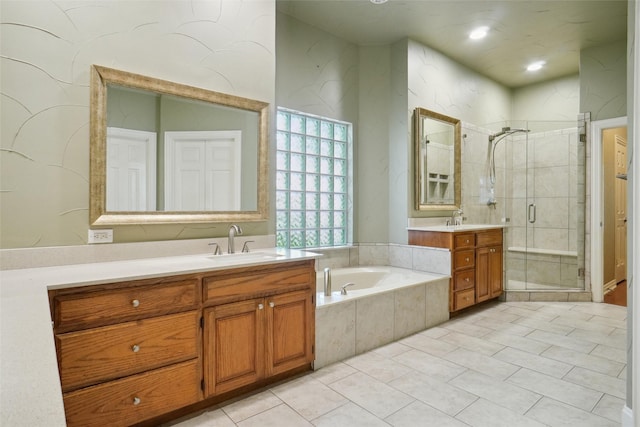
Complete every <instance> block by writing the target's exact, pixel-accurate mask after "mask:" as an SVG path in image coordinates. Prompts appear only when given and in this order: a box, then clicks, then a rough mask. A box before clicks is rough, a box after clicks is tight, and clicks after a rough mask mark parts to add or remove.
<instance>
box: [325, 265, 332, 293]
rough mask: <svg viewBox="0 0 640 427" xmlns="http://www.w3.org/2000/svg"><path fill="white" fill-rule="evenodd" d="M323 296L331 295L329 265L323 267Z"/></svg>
mask: <svg viewBox="0 0 640 427" xmlns="http://www.w3.org/2000/svg"><path fill="white" fill-rule="evenodd" d="M324 296H326V297H330V296H331V269H330V268H329V267H327V268H325V269H324Z"/></svg>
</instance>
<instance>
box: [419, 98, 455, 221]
mask: <svg viewBox="0 0 640 427" xmlns="http://www.w3.org/2000/svg"><path fill="white" fill-rule="evenodd" d="M425 117H427V118H430V119H433V120H437V121H440V122H443V123H448V124H451V125H452V126H453V154H454V160H453V168H454V171H453V179H454V183H453V186H454V187H453V191H454V201H453V204H438V203H432V204H430V203H421V200H420V187H421V185H420V184H421V180H422V179H423V178H422V177H421V174H420V136H421V135H422V119H423V118H425ZM461 128H462V125H461V123H460V120H459V119H455V118H453V117H449V116H445V115H444V114H440V113H436V112H435V111H431V110H427V109H425V108H420V107H417V108H416V109H415V110H414V112H413V146H414V150H413V157H414V177H415V179H414V187H415V188H414V199H415V209H416V210H417V211H436V210H438V211H443V210H456V209H460V204H461V200H462V199H461V188H462V180H461V175H462V174H461V162H460V156H461V141H462V135H461V132H462V131H461Z"/></svg>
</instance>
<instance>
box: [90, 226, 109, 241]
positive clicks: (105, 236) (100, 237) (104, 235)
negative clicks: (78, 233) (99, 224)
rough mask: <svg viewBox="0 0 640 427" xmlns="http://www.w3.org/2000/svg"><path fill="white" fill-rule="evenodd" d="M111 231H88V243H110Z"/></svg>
mask: <svg viewBox="0 0 640 427" xmlns="http://www.w3.org/2000/svg"><path fill="white" fill-rule="evenodd" d="M112 242H113V230H106V229H102V230H89V239H88V243H112Z"/></svg>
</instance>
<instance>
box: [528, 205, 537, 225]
mask: <svg viewBox="0 0 640 427" xmlns="http://www.w3.org/2000/svg"><path fill="white" fill-rule="evenodd" d="M528 214H529V222H530V223H531V224H533V223H534V222H536V205H535V203H531V204H530V205H529V212H528Z"/></svg>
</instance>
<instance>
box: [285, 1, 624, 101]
mask: <svg viewBox="0 0 640 427" xmlns="http://www.w3.org/2000/svg"><path fill="white" fill-rule="evenodd" d="M276 5H277V9H278V11H280V12H283V13H286V14H288V15H290V16H292V17H294V18H296V19H298V20H300V21H303V22H306V23H307V24H310V25H313V26H315V27H318V28H320V29H322V30H324V31H327V32H329V33H331V34H334V35H336V36H338V37H340V38H342V39H344V40H347V41H349V42H352V43H355V44H357V45H369V46H370V45H388V44H391V43H394V42H396V41H398V40H401V39H403V38H405V37H409V38H411V39H413V40H415V41H418V42H420V43H422V44H425V45H427V46H429V47H431V48H434V49H436V50H438V51H440V52H442V53H444V54H445V55H447V56H448V57H450V58H452V59H454V60H455V61H457V62H459V63H461V64H464V65H466V66H467V67H469V68H471V69H473V70H475V71H476V72H478V73H480V74H483V75H485V76H487V77H489V78H491V79H493V80H495V81H497V82H499V83H502V84H503V85H505V86H507V87H511V88H516V87H521V86H525V85H528V84H532V83H536V82H540V81H544V80H550V79H554V78H558V77H561V76H566V75H570V74H576V73H578V70H579V61H580V50H581V49H584V48H588V47H594V46H601V45H606V44H609V43H612V42H615V41H620V40H626V33H627V1H626V0H624V1H620V0H570V1H559V0H556V1H537V0H507V1H489V0H487V1H485V0H471V1H469V0H467V1H459V0H409V1H407V0H388V2H387V3H384V4H379V5H376V4H372V3H371V2H370V1H369V0H276ZM478 26H488V27H490V30H489V33H488V35H487V37H486V38H484V39H482V40H471V39H469V33H470V32H471V30H473V29H474V28H475V27H478ZM534 61H546V65H545V66H544V68H543V69H542V70H540V71H538V72H531V71H527V70H526V66H527V65H529V64H530V63H531V62H534Z"/></svg>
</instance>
